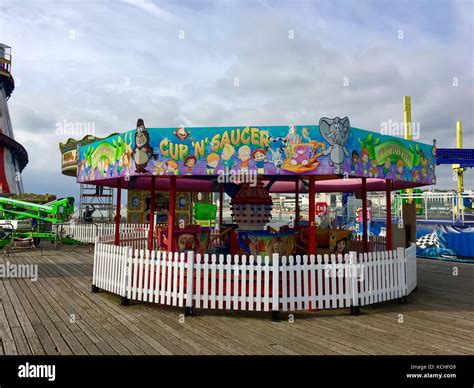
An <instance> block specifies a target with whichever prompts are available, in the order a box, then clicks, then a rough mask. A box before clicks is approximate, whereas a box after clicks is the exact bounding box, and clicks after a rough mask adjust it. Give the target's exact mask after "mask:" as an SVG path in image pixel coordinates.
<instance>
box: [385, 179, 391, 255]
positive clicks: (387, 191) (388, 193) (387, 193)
mask: <svg viewBox="0 0 474 388" xmlns="http://www.w3.org/2000/svg"><path fill="white" fill-rule="evenodd" d="M391 194H392V180H391V179H386V180H385V209H386V213H387V220H386V224H387V228H386V231H387V232H386V237H385V241H386V248H387V250H388V251H390V250H392V196H391Z"/></svg>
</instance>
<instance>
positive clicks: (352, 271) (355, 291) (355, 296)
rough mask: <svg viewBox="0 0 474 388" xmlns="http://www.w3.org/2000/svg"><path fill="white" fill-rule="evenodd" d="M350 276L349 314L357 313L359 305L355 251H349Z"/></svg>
mask: <svg viewBox="0 0 474 388" xmlns="http://www.w3.org/2000/svg"><path fill="white" fill-rule="evenodd" d="M349 265H350V278H351V297H352V303H351V314H352V315H358V314H359V312H360V307H359V284H358V278H357V252H349Z"/></svg>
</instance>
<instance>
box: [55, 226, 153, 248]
mask: <svg viewBox="0 0 474 388" xmlns="http://www.w3.org/2000/svg"><path fill="white" fill-rule="evenodd" d="M55 227H56V228H57V233H58V235H60V236H62V237H66V236H68V237H70V238H72V239H74V240H77V241H80V242H83V243H89V244H92V243H94V242H95V241H96V237H102V236H113V235H114V233H115V224H113V223H99V224H94V223H78V222H69V223H65V224H59V225H55ZM148 228H149V224H126V223H121V224H120V233H135V232H143V231H145V232H146V233H147V232H148Z"/></svg>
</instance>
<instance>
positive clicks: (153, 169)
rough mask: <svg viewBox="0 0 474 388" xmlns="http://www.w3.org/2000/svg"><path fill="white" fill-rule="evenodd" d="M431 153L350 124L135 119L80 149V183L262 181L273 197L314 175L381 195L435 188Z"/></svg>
mask: <svg viewBox="0 0 474 388" xmlns="http://www.w3.org/2000/svg"><path fill="white" fill-rule="evenodd" d="M435 154H436V149H435V147H434V146H432V145H427V144H422V143H418V142H414V141H408V140H405V139H402V138H399V137H393V136H387V135H384V134H381V133H376V132H369V131H365V130H362V129H358V128H353V127H350V124H349V119H347V118H344V119H340V118H337V117H336V118H335V119H328V118H322V119H321V120H320V122H319V125H290V126H258V127H253V126H242V127H209V128H206V127H203V128H184V127H179V128H146V127H145V125H144V123H143V121H142V120H139V121H138V123H137V129H135V130H131V131H128V132H125V133H122V134H117V135H113V136H109V137H107V138H105V139H100V140H98V141H95V142H93V143H91V144H87V145H84V146H81V147H80V148H79V160H78V175H77V180H78V182H80V183H90V184H98V185H107V186H117V182H118V179H119V178H120V179H121V181H122V187H125V188H132V187H133V188H137V189H139V188H143V189H147V188H149V187H150V177H152V176H155V177H157V178H159V179H156V185H157V189H163V190H166V189H167V187H168V185H169V183H168V182H169V179H168V178H169V177H170V176H179V177H180V178H181V179H178V190H179V191H214V189H216V188H217V183H218V182H224V181H225V182H229V181H230V182H235V180H236V179H234V178H235V177H237V178H238V179H240V180H241V181H242V179H245V176H254V177H256V176H257V175H259V176H263V177H264V178H265V179H266V180H272V181H274V180H275V179H276V178H277V180H278V181H279V182H276V183H273V185H272V188H271V191H274V192H288V191H290V192H291V191H293V190H294V185H295V183H294V181H295V180H296V179H295V178H296V177H298V176H299V177H302V178H305V177H308V176H310V175H314V176H315V178H316V181H317V182H316V190H317V191H354V190H357V187H358V186H359V185H360V179H359V180H358V179H354V178H362V177H366V178H370V179H369V190H370V189H374V190H375V189H377V190H384V188H385V183H384V181H385V179H391V180H393V182H394V183H393V188H394V189H398V188H400V189H401V188H409V187H417V186H424V185H429V184H433V183H435V182H436V178H435V164H436V163H435V156H434V155H435ZM183 178H185V179H183ZM337 178H339V179H337ZM341 178H342V179H341ZM334 179H337V180H334ZM301 189H302V192H304V191H305V188H304V187H302V188H301Z"/></svg>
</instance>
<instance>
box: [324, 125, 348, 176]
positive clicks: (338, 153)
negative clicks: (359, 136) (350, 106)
mask: <svg viewBox="0 0 474 388" xmlns="http://www.w3.org/2000/svg"><path fill="white" fill-rule="evenodd" d="M349 129H350V124H349V119H348V118H347V117H344V118H343V119H340V118H339V117H336V118H334V119H328V118H327V117H323V118H322V119H321V120H319V132H321V136H322V137H324V139H325V140H326V141H327V142H328V143H329V144H330V146H329V147H328V148H327V149H326V150H324V151H323V152H322V154H323V155H324V156H326V155H329V156H330V157H329V159H330V163H329V164H331V165H333V166H334V174H343V173H344V171H343V169H342V163H343V162H344V159H345V158H346V157H347V156H349V151H347V148H346V147H345V145H346V142H347V138H348V137H349Z"/></svg>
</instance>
